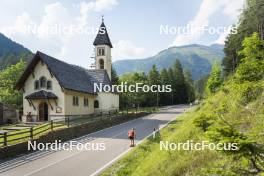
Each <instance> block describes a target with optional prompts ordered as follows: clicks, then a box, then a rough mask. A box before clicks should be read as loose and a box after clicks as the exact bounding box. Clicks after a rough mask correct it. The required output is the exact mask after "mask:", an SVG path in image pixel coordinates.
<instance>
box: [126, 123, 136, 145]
mask: <svg viewBox="0 0 264 176" xmlns="http://www.w3.org/2000/svg"><path fill="white" fill-rule="evenodd" d="M127 135H128V138H129V139H130V142H131V143H130V147H134V146H135V138H136V129H135V128H132V129H131V130H129V131H128V133H127Z"/></svg>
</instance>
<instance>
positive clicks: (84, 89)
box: [16, 21, 119, 122]
mask: <svg viewBox="0 0 264 176" xmlns="http://www.w3.org/2000/svg"><path fill="white" fill-rule="evenodd" d="M102 31H104V32H102ZM93 45H94V46H95V69H85V68H82V67H79V66H76V65H71V64H68V63H65V62H63V61H61V60H58V59H56V58H54V57H51V56H48V55H46V54H44V53H42V52H39V51H37V52H36V54H35V55H34V57H33V59H32V60H31V62H30V63H29V65H28V66H27V68H26V70H25V71H24V73H23V74H22V76H21V78H20V79H19V81H18V82H17V84H16V88H17V89H18V90H22V91H23V118H22V120H23V121H24V122H25V121H27V120H29V119H27V116H28V117H29V116H30V117H31V119H30V120H32V121H48V120H53V119H58V118H65V117H69V116H70V117H72V116H76V117H77V116H86V115H89V114H94V113H104V112H109V111H115V110H118V109H119V95H118V94H117V93H111V92H98V91H94V84H100V83H102V84H103V85H110V86H111V69H112V68H111V67H112V59H111V48H112V44H111V41H110V38H109V36H108V33H107V30H106V28H105V24H104V21H102V24H101V26H100V30H99V32H98V34H97V36H96V38H95V40H94V43H93ZM29 114H30V115H29Z"/></svg>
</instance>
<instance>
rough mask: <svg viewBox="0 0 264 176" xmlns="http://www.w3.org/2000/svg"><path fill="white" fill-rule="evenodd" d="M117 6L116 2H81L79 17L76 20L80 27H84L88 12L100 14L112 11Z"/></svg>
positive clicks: (99, 0)
mask: <svg viewBox="0 0 264 176" xmlns="http://www.w3.org/2000/svg"><path fill="white" fill-rule="evenodd" d="M117 5H118V2H117V0H96V1H92V2H85V1H82V2H81V3H80V16H79V17H78V18H77V20H78V21H79V22H80V25H81V26H83V25H86V24H87V21H88V14H89V12H90V11H95V12H102V11H104V10H112V9H113V8H114V7H115V6H117Z"/></svg>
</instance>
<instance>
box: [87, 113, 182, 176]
mask: <svg viewBox="0 0 264 176" xmlns="http://www.w3.org/2000/svg"><path fill="white" fill-rule="evenodd" d="M176 117H177V116H176ZM176 117H175V118H174V119H172V120H170V121H169V122H167V123H166V124H164V126H162V127H161V128H159V129H158V130H157V131H156V132H158V131H160V130H161V129H162V128H164V127H166V126H167V125H168V124H169V123H170V122H172V121H174V120H175V119H176ZM151 135H152V133H150V134H149V135H147V136H146V137H145V138H143V139H142V140H140V141H139V142H137V143H136V145H139V144H140V143H142V142H143V141H144V140H145V139H147V138H149V137H150V136H151ZM131 149H132V148H129V149H127V150H126V151H124V152H123V153H121V154H120V155H118V156H117V157H115V158H114V159H113V160H111V161H110V162H108V163H107V164H105V165H104V166H103V167H101V168H100V169H98V170H97V171H95V172H94V173H92V174H91V175H90V176H96V175H98V174H99V173H101V172H102V171H103V170H105V169H106V168H107V167H109V166H110V165H112V164H113V163H114V162H115V161H117V160H118V159H119V158H121V157H122V156H123V155H124V154H126V153H127V152H129V151H130V150H131Z"/></svg>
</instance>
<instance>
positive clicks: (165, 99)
mask: <svg viewBox="0 0 264 176" xmlns="http://www.w3.org/2000/svg"><path fill="white" fill-rule="evenodd" d="M160 80H161V85H163V86H166V85H170V80H169V74H168V71H167V70H166V69H164V68H163V69H162V70H161V71H160ZM170 102H171V101H170V93H168V92H163V93H161V95H160V103H161V104H162V105H169V104H170Z"/></svg>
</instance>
